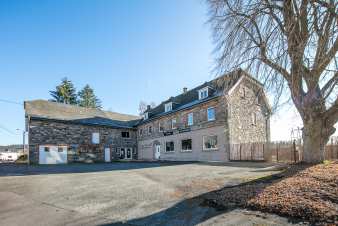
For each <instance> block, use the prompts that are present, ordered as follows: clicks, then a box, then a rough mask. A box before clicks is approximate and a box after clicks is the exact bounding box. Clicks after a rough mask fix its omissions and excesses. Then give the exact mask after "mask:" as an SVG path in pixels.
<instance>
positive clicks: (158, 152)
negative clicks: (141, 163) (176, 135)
mask: <svg viewBox="0 0 338 226" xmlns="http://www.w3.org/2000/svg"><path fill="white" fill-rule="evenodd" d="M160 156H161V145H159V144H157V145H156V146H155V159H160Z"/></svg>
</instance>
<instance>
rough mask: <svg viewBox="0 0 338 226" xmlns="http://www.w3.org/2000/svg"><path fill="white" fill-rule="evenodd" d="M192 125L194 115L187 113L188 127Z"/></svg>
mask: <svg viewBox="0 0 338 226" xmlns="http://www.w3.org/2000/svg"><path fill="white" fill-rule="evenodd" d="M192 125H194V113H192V112H191V113H189V114H188V126H192Z"/></svg>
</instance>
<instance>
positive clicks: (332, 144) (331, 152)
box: [331, 138, 334, 160]
mask: <svg viewBox="0 0 338 226" xmlns="http://www.w3.org/2000/svg"><path fill="white" fill-rule="evenodd" d="M331 158H332V160H333V159H334V156H333V138H331Z"/></svg>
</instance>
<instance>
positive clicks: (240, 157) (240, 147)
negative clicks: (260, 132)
mask: <svg viewBox="0 0 338 226" xmlns="http://www.w3.org/2000/svg"><path fill="white" fill-rule="evenodd" d="M241 160H242V143H240V144H239V161H241Z"/></svg>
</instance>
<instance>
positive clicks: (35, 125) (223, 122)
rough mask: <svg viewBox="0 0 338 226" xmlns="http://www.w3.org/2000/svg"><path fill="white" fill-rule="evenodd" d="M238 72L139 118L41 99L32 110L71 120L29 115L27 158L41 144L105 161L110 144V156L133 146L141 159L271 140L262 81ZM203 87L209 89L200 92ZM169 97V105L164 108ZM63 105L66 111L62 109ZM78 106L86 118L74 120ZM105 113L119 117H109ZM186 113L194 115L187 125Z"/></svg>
mask: <svg viewBox="0 0 338 226" xmlns="http://www.w3.org/2000/svg"><path fill="white" fill-rule="evenodd" d="M243 74H244V75H243ZM237 75H240V76H237V77H235V79H230V77H224V80H222V82H221V83H220V85H217V81H218V80H217V81H215V80H213V81H210V82H206V83H204V84H202V85H201V86H199V87H196V88H194V89H192V90H190V91H187V90H185V91H184V93H182V94H181V95H178V96H176V97H171V98H169V99H168V100H167V101H164V102H162V103H161V104H160V105H158V106H156V107H155V108H153V109H151V108H148V109H147V111H146V112H145V116H146V117H145V119H143V120H141V119H137V118H135V117H131V116H126V115H121V114H118V113H111V112H103V111H98V112H96V111H95V112H93V110H88V109H77V108H76V107H69V106H64V105H59V104H58V105H55V104H54V105H53V104H50V103H43V102H42V103H40V102H41V101H40V102H38V103H40V105H41V104H43V106H49V107H39V106H40V105H37V106H36V107H34V108H31V110H30V112H32V113H36V112H37V113H40V115H42V116H45V114H48V115H51V116H52V117H64V116H65V117H66V116H67V117H68V118H69V120H68V121H62V120H50V119H46V118H45V119H41V118H39V119H36V118H32V117H27V121H28V123H27V125H28V126H27V127H28V130H29V145H30V146H29V148H30V161H31V162H32V163H38V162H39V147H40V146H43V145H54V146H66V147H67V160H68V162H77V161H88V160H90V161H94V162H102V161H105V157H106V156H105V149H106V148H109V149H110V150H111V159H113V160H114V159H116V160H117V159H121V158H122V159H125V158H124V157H122V156H123V155H122V154H121V153H125V151H126V150H128V153H130V150H132V155H131V156H132V159H140V160H157V159H160V160H170V161H223V162H226V161H229V156H230V151H231V150H230V147H231V144H237V143H252V142H266V141H269V140H270V107H269V104H268V102H267V100H266V97H265V94H264V92H263V89H262V85H261V84H259V83H258V82H257V81H256V80H254V79H252V78H251V77H250V76H248V75H246V74H245V73H244V72H243V71H239V74H237ZM203 90H204V91H206V90H207V92H208V93H207V94H205V93H204V94H203V95H205V97H204V98H201V97H200V95H201V92H202V91H203ZM168 103H170V105H171V108H170V109H169V110H167V111H165V107H166V106H167V105H168ZM50 108H53V109H54V110H51V109H50ZM64 108H66V109H68V110H67V111H68V112H65V113H63V109H64ZM46 109H47V110H46ZM55 109H56V110H58V111H59V113H58V114H56V113H55ZM210 109H213V110H214V115H213V114H211V115H212V116H214V117H211V118H208V110H210ZM69 112H70V113H71V114H70V113H69ZM78 112H82V114H84V113H86V116H87V115H88V119H85V120H84V119H83V118H84V117H82V118H79V119H77V120H73V119H74V118H77V117H78ZM97 115H99V117H98V116H97ZM107 115H108V116H109V115H110V116H111V117H118V119H115V118H108V119H107ZM189 115H190V116H191V115H193V120H192V124H190V125H189V123H188V121H189V120H188V118H189ZM122 116H123V117H122ZM126 117H127V118H126ZM127 119H129V120H127ZM123 120H124V121H123ZM135 120H136V121H135ZM76 121H77V122H78V123H76ZM79 122H81V123H79ZM129 122H132V123H129ZM84 123H92V124H90V125H88V124H84ZM93 123H101V125H100V126H99V125H97V124H93ZM105 123H107V124H109V125H111V126H106V125H107V124H105ZM113 125H116V126H113ZM123 128H128V129H123ZM122 132H129V135H130V136H129V138H125V137H122ZM93 133H99V134H100V142H99V144H93V143H92V135H93ZM168 145H169V146H168ZM167 147H169V148H167ZM183 147H184V148H183ZM187 147H189V149H187ZM126 148H127V149H126ZM54 150H55V149H54ZM168 150H169V151H168ZM57 151H58V150H57ZM61 152H62V151H61ZM42 153H43V154H45V153H44V152H42ZM46 153H49V151H48V149H47V151H46ZM53 153H56V151H54V152H53Z"/></svg>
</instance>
